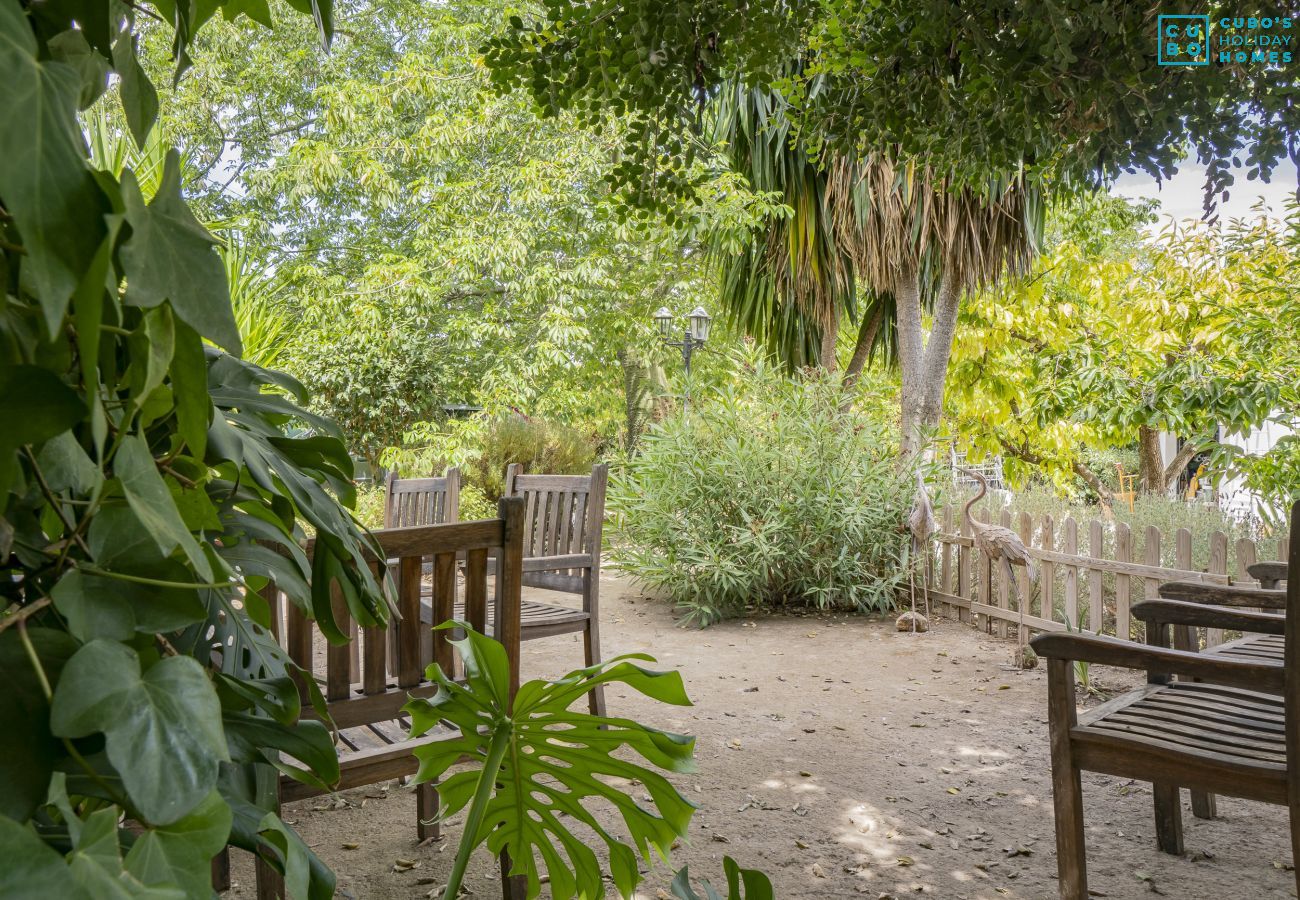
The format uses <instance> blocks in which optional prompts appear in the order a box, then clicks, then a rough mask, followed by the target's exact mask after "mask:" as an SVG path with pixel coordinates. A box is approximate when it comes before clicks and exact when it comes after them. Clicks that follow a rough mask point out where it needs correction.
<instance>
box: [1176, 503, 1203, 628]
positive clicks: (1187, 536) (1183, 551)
mask: <svg viewBox="0 0 1300 900" xmlns="http://www.w3.org/2000/svg"><path fill="white" fill-rule="evenodd" d="M1174 566H1175V567H1176V568H1179V569H1182V570H1184V571H1190V570H1191V568H1192V532H1191V531H1190V530H1189V529H1187V528H1180V529H1178V532H1177V533H1176V534H1175V535H1174ZM1174 648H1175V649H1177V650H1199V649H1201V645H1200V635H1199V634H1198V633H1197V631H1196V630H1195V629H1193V628H1192V627H1191V626H1190V625H1186V626H1178V625H1175V626H1174Z"/></svg>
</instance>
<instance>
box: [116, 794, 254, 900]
mask: <svg viewBox="0 0 1300 900" xmlns="http://www.w3.org/2000/svg"><path fill="white" fill-rule="evenodd" d="M231 819H232V814H231V811H230V807H229V806H228V805H227V804H226V801H225V800H223V799H222V798H221V794H219V793H218V792H216V791H213V792H212V793H210V794H208V796H207V797H205V798H204V800H203V802H202V803H200V804H199V805H198V806H197V807H195V809H194V811H193V812H191V813H190V814H189V815H187V816H185V817H183V818H181V819H178V820H177V821H175V822H173V823H172V824H170V825H164V826H162V827H160V828H152V829H149V830H148V831H146V832H145V833H144V834H142V835H141V836H140V837H138V838H137V839H136V841H135V843H134V844H133V845H132V846H131V850H130V852H128V853H127V854H126V870H127V871H128V872H130V873H131V874H132V875H134V876H135V877H136V878H137V879H139V880H140V881H141V882H142V883H143V884H146V885H154V884H160V883H173V884H177V885H179V886H180V887H182V888H183V889H184V890H185V896H187V897H206V896H208V895H209V894H211V893H212V868H211V861H212V857H214V856H216V855H217V854H218V853H220V852H221V849H222V848H223V847H225V846H226V841H227V839H228V838H229V837H230V823H231Z"/></svg>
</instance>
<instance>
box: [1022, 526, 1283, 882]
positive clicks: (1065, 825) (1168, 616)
mask: <svg viewBox="0 0 1300 900" xmlns="http://www.w3.org/2000/svg"><path fill="white" fill-rule="evenodd" d="M1297 525H1300V503H1297V504H1296V505H1295V506H1294V507H1293V509H1292V529H1291V535H1290V548H1289V549H1290V552H1289V555H1290V565H1291V566H1295V565H1297V564H1300V527H1297ZM1201 587H1202V588H1204V587H1205V586H1201ZM1170 593H1173V594H1180V591H1179V590H1177V589H1175V590H1173V591H1171V592H1170ZM1181 593H1182V594H1183V597H1184V599H1181V600H1180V599H1173V600H1163V601H1161V600H1156V601H1147V602H1146V603H1142V604H1138V607H1141V608H1142V609H1141V610H1140V612H1141V615H1142V617H1144V618H1146V619H1147V621H1148V622H1149V627H1151V630H1152V631H1153V632H1155V634H1154V635H1153V638H1154V641H1153V645H1151V646H1142V645H1139V644H1133V643H1131V642H1129V641H1122V640H1119V639H1116V638H1109V637H1101V636H1097V635H1088V634H1079V633H1052V634H1042V635H1039V636H1037V637H1035V638H1034V639H1033V641H1032V644H1033V647H1034V650H1035V651H1036V652H1037V653H1038V655H1039V656H1041V657H1043V658H1044V659H1046V660H1047V675H1048V713H1049V720H1050V740H1051V752H1052V794H1053V803H1054V807H1055V815H1056V845H1057V866H1058V870H1059V875H1060V895H1061V897H1062V898H1066V900H1084V898H1086V897H1087V896H1088V877H1087V866H1086V861H1085V853H1084V831H1083V792H1082V785H1081V780H1080V772H1081V771H1084V770H1087V771H1092V772H1104V773H1107V774H1110V775H1115V776H1118V777H1121V778H1135V779H1139V780H1143V781H1149V782H1151V783H1152V787H1153V792H1154V794H1155V798H1156V810H1157V816H1156V837H1157V843H1158V845H1159V847H1160V848H1161V849H1162V850H1165V851H1167V852H1170V853H1179V852H1181V848H1182V823H1181V818H1180V817H1181V807H1180V806H1179V803H1178V791H1179V789H1180V788H1181V787H1187V788H1189V789H1191V790H1192V791H1194V792H1198V791H1199V792H1202V793H1204V794H1207V795H1208V794H1226V795H1228V796H1234V797H1244V798H1246V799H1250V800H1259V801H1262V802H1265V803H1275V804H1279V805H1282V806H1286V807H1287V808H1288V811H1289V813H1290V818H1291V844H1292V853H1293V855H1294V858H1295V860H1297V861H1300V658H1298V657H1297V654H1300V584H1297V583H1296V582H1295V581H1294V580H1288V582H1287V591H1286V595H1285V597H1284V598H1283V599H1282V600H1281V603H1282V605H1284V606H1285V609H1286V615H1285V617H1284V619H1283V621H1282V632H1283V635H1282V636H1283V639H1284V658H1283V659H1281V660H1279V659H1276V658H1270V657H1269V656H1268V655H1261V654H1248V655H1247V656H1246V658H1243V657H1242V655H1241V654H1240V653H1237V654H1234V653H1232V652H1226V653H1225V652H1214V653H1197V652H1194V651H1192V650H1188V649H1175V648H1172V647H1171V646H1170V644H1171V643H1172V641H1171V640H1170V637H1169V635H1168V634H1167V630H1168V627H1169V625H1171V624H1178V625H1181V624H1187V625H1191V624H1204V625H1205V626H1206V627H1223V628H1241V627H1246V626H1249V627H1252V628H1258V629H1262V630H1263V633H1264V634H1273V635H1274V636H1275V632H1276V629H1277V623H1278V617H1277V616H1270V614H1268V613H1251V612H1247V611H1245V610H1236V609H1233V608H1232V607H1233V606H1240V607H1255V606H1262V605H1268V604H1267V602H1265V603H1261V602H1260V601H1261V600H1266V601H1272V602H1275V603H1276V602H1278V600H1277V598H1276V597H1275V596H1274V595H1273V594H1275V593H1276V592H1273V594H1269V593H1265V592H1263V591H1260V590H1259V589H1256V590H1254V591H1251V592H1246V593H1243V592H1242V590H1241V589H1239V588H1233V587H1226V586H1225V587H1220V588H1219V589H1218V593H1216V594H1213V595H1211V594H1208V593H1201V594H1199V595H1198V596H1199V597H1200V598H1201V599H1202V600H1206V601H1210V602H1212V603H1214V604H1215V607H1216V608H1213V609H1210V608H1206V607H1199V608H1198V607H1196V606H1195V605H1194V604H1192V603H1189V602H1188V601H1187V599H1185V597H1186V592H1181ZM1138 611H1139V610H1138V608H1137V607H1135V614H1137V613H1138ZM1193 617H1197V618H1196V619H1195V622H1192V621H1191V620H1192V618H1193ZM1180 619H1181V620H1186V621H1172V620H1180ZM1075 661H1085V662H1089V663H1096V664H1099V665H1110V666H1121V667H1124V668H1130V669H1143V670H1146V672H1147V673H1148V684H1147V686H1146V687H1144V688H1141V689H1139V690H1136V691H1131V692H1129V693H1127V694H1124V695H1123V696H1121V697H1116V698H1115V699H1114V700H1111V701H1110V702H1108V703H1105V704H1103V705H1101V706H1099V707H1097V708H1095V709H1092V710H1089V711H1088V712H1086V713H1083V714H1079V713H1078V711H1077V703H1076V697H1075V684H1074V662H1075ZM1296 885H1297V888H1298V889H1300V871H1298V872H1297V873H1296ZM1193 893H1194V892H1193ZM1189 895H1190V894H1189Z"/></svg>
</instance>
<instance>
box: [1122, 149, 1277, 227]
mask: <svg viewBox="0 0 1300 900" xmlns="http://www.w3.org/2000/svg"><path fill="white" fill-rule="evenodd" d="M1245 171H1246V170H1245V168H1241V169H1237V170H1235V172H1237V173H1241V174H1238V175H1237V183H1236V184H1234V185H1233V186H1232V187H1231V188H1229V191H1228V192H1229V194H1230V197H1229V199H1228V202H1227V203H1225V204H1222V205H1221V206H1220V213H1219V215H1220V218H1221V219H1222V220H1223V221H1227V220H1228V219H1233V218H1244V217H1246V216H1249V215H1250V214H1251V207H1253V206H1254V205H1255V203H1257V202H1258V201H1259V200H1260V199H1261V198H1262V199H1263V200H1264V203H1265V204H1266V205H1267V206H1268V207H1269V210H1270V211H1271V212H1272V214H1273V215H1274V216H1276V217H1278V218H1280V217H1282V216H1283V215H1285V213H1286V206H1285V203H1284V202H1285V200H1286V199H1287V198H1288V197H1294V196H1295V190H1296V170H1295V167H1294V166H1292V165H1291V164H1290V163H1289V162H1287V161H1285V160H1284V161H1282V162H1281V163H1279V164H1278V167H1277V169H1276V170H1275V171H1274V172H1273V180H1272V181H1271V182H1270V183H1268V184H1264V183H1263V182H1261V181H1258V180H1256V181H1247V180H1246V176H1245ZM1204 183H1205V166H1201V165H1197V164H1196V163H1194V162H1192V161H1186V162H1184V163H1183V164H1182V165H1180V166H1179V167H1178V174H1177V175H1175V176H1174V177H1173V178H1172V179H1171V180H1169V181H1166V182H1165V183H1164V184H1163V185H1162V186H1159V187H1157V185H1156V181H1155V179H1154V178H1151V177H1150V176H1148V175H1121V176H1120V178H1119V180H1118V181H1117V182H1116V183H1115V186H1114V187H1112V188H1111V190H1112V191H1113V192H1114V193H1116V194H1119V195H1121V196H1123V197H1131V198H1133V199H1139V198H1155V199H1156V200H1158V201H1159V202H1160V208H1159V210H1158V213H1159V215H1160V218H1161V220H1162V221H1163V220H1165V219H1166V217H1168V216H1172V217H1173V218H1175V219H1177V220H1182V219H1199V218H1200V217H1201V215H1202V213H1201V186H1202V185H1203V184H1204Z"/></svg>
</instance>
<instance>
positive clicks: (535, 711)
mask: <svg viewBox="0 0 1300 900" xmlns="http://www.w3.org/2000/svg"><path fill="white" fill-rule="evenodd" d="M439 627H441V628H451V627H456V628H462V629H464V631H465V638H464V640H461V641H454V642H453V643H454V644H455V645H456V646H457V647H458V648H459V650H460V652H461V654H462V658H463V659H464V661H465V673H466V681H465V683H464V684H457V683H456V682H453V681H451V680H450V679H449V678H448V677H447V676H446V675H445V674H444V673H443V672H442V671H441V669H439V668H438V667H437V666H436V665H435V666H430V668H429V677H430V678H432V679H434V680H435V681H437V683H438V685H439V690H438V693H437V695H436V696H434V697H433V698H432V699H429V700H423V699H419V700H412V701H411V702H410V703H409V704H407V706H406V708H405V709H406V712H407V713H409V714H410V716H411V734H412V736H418V735H422V734H425V733H427V732H428V731H430V730H431V729H433V728H435V727H437V726H438V725H439V723H442V722H448V723H451V724H452V725H454V726H455V727H456V728H457V729H458V730H459V731H460V734H459V736H457V737H453V738H449V739H447V740H444V741H439V742H435V743H432V744H429V745H426V746H423V747H420V748H419V749H417V750H416V751H415V753H416V756H417V757H418V758H419V760H420V770H419V774H418V775H417V776H416V780H417V781H420V782H423V781H430V780H433V779H437V778H440V777H441V776H442V775H443V774H444V773H445V772H446V771H447V770H448V768H450V767H451V766H452V765H454V764H455V763H457V762H458V761H460V760H462V759H464V758H466V757H468V758H469V759H470V760H471V761H472V762H475V763H477V764H478V765H476V766H474V767H472V768H471V769H469V770H465V771H460V772H457V773H456V774H454V775H451V776H450V777H448V778H447V780H446V781H443V782H441V783H440V784H439V785H438V793H439V795H440V797H441V799H442V809H443V812H442V815H443V816H444V817H445V816H451V815H454V814H455V813H457V812H459V811H460V810H462V809H464V808H465V807H466V806H467V805H469V806H470V811H469V813H468V815H467V817H466V821H465V831H464V836H463V837H462V840H461V848H460V853H459V854H458V855H457V859H456V863H455V867H454V869H453V872H452V876H451V879H450V882H449V884H448V886H447V889H446V891H447V893H446V896H447V897H455V896H456V891H457V887H458V885H459V881H460V878H461V877H462V876H463V873H464V865H465V862H466V861H467V860H468V857H469V855H470V854H471V853H472V852H473V851H474V849H475V848H476V847H478V846H480V845H482V844H484V843H486V844H487V846H488V849H489V850H491V851H492V852H493V853H500V852H501V851H508V852H509V854H510V858H511V859H512V860H513V861H514V867H513V869H512V870H511V874H515V875H524V876H526V877H527V880H528V896H529V897H530V898H531V897H535V896H537V894H538V892H539V890H540V888H541V877H540V873H539V870H538V858H539V857H540V859H541V860H542V861H543V862H544V863H545V867H546V872H547V875H548V876H549V880H550V888H551V892H552V894H553V895H554V896H555V897H577V896H583V897H601V896H604V890H605V889H604V885H603V883H602V881H601V870H600V863H599V861H598V860H597V858H596V854H595V853H594V852H593V851H592V850H591V848H590V847H588V846H587V841H588V840H590V838H587V839H586V840H584V837H581V836H579V835H576V834H574V833H573V831H571V830H570V825H571V824H572V823H579V822H580V823H582V824H583V825H585V826H587V828H588V829H590V831H591V832H592V833H594V834H595V835H596V836H597V837H599V839H600V840H601V841H602V842H603V843H604V844H605V845H606V847H607V848H608V849H609V860H610V874H611V876H612V878H613V881H614V885H615V887H616V888H617V889H618V891H619V893H620V894H622V895H623V896H625V897H626V896H630V895H631V893H632V891H633V890H634V889H635V888H636V885H637V883H638V882H639V881H640V880H641V874H640V871H639V870H638V868H637V862H638V857H640V858H641V859H646V860H648V859H649V857H650V850H651V848H653V849H654V850H655V851H656V852H657V853H658V854H659V855H660V856H661V857H663V858H665V859H666V858H667V856H668V850H669V848H670V847H671V846H672V843H673V841H674V840H676V839H677V838H679V837H683V836H685V834H686V827H687V825H688V824H689V823H690V819H691V815H692V814H693V813H694V812H695V806H694V804H692V803H691V802H690V801H688V800H687V799H686V798H684V797H683V796H682V795H681V794H680V793H678V792H677V789H676V788H674V787H673V786H672V784H670V783H669V782H668V780H667V779H666V778H664V776H663V775H661V774H659V772H657V771H655V770H654V769H651V768H647V767H646V766H644V765H641V764H640V763H639V762H636V761H634V759H635V757H637V756H639V757H640V758H641V760H644V761H645V762H647V763H649V764H650V765H651V766H654V767H655V768H656V769H663V770H667V771H670V772H690V771H693V770H694V758H693V754H694V748H695V739H694V738H691V737H686V736H684V735H679V734H670V733H669V732H666V731H660V730H658V729H655V728H649V727H646V726H644V725H641V724H638V723H636V722H633V721H630V720H628V719H620V718H610V717H604V716H592V715H588V714H587V713H585V712H575V711H573V710H571V709H570V707H571V706H573V705H574V703H576V702H577V701H579V700H583V699H585V697H586V695H587V693H588V692H589V691H591V690H592V689H593V688H595V687H597V686H598V685H602V684H610V683H613V682H619V683H622V684H625V685H627V686H628V687H631V688H633V689H635V690H637V691H640V692H641V693H642V694H645V695H646V696H647V697H650V698H652V699H655V700H660V701H662V702H664V703H671V704H673V705H675V706H689V705H690V700H689V699H688V698H687V696H686V692H685V689H684V688H683V687H682V679H681V676H680V675H679V674H678V673H677V672H655V671H652V670H650V669H645V668H642V667H641V666H639V665H637V664H636V662H634V660H638V661H645V662H654V659H653V658H652V657H649V656H644V655H629V656H621V657H618V658H617V659H613V660H610V661H608V662H605V663H602V664H600V665H596V666H591V667H589V668H586V669H579V670H577V671H575V672H571V673H569V674H568V675H566V676H565V677H563V678H561V679H559V680H558V681H552V682H547V681H530V682H528V683H526V684H524V685H523V686H522V687H520V689H519V691H518V693H517V694H516V695H515V699H514V705H513V708H512V707H511V705H510V697H509V683H510V671H509V666H508V664H507V660H506V652H505V648H503V647H502V646H501V645H500V644H499V643H497V642H496V641H494V640H491V639H490V638H486V637H484V636H483V635H481V634H478V633H477V632H475V631H474V630H473V629H472V628H470V627H469V626H467V625H465V624H464V623H459V622H458V623H448V624H445V625H442V626H439ZM606 779H624V780H625V781H629V782H631V781H635V782H639V783H640V785H641V788H639V789H638V790H644V791H645V792H646V793H648V794H649V795H650V804H649V807H650V808H646V807H645V806H643V805H641V804H639V803H637V802H636V801H635V800H634V799H633V798H632V797H629V796H628V795H627V794H625V793H623V791H622V790H620V789H619V788H618V787H616V786H614V785H612V784H610V783H608V781H607V780H606ZM590 800H598V801H601V802H602V803H608V804H611V805H613V806H614V807H615V808H616V809H617V810H618V812H619V814H620V815H621V816H622V819H623V824H624V825H625V826H626V829H627V842H625V841H624V840H621V839H620V838H618V837H615V835H613V834H612V833H611V832H610V831H609V830H608V829H607V828H606V827H605V826H604V825H602V824H601V823H600V822H599V821H597V820H596V818H595V817H594V816H593V815H592V814H591V813H590V812H589V811H588V810H587V808H586V805H585V803H586V802H587V801H590ZM584 831H585V829H584ZM561 851H562V852H561Z"/></svg>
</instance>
